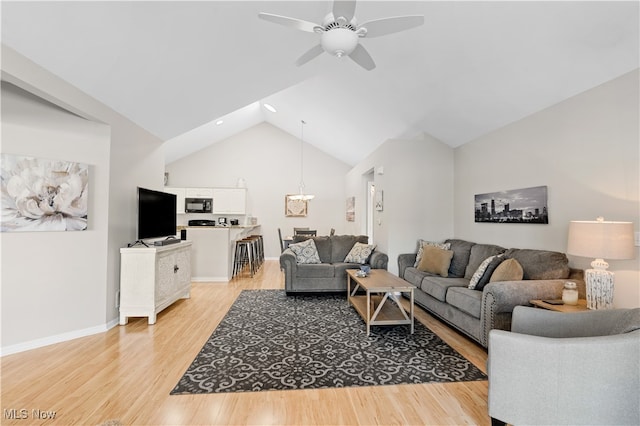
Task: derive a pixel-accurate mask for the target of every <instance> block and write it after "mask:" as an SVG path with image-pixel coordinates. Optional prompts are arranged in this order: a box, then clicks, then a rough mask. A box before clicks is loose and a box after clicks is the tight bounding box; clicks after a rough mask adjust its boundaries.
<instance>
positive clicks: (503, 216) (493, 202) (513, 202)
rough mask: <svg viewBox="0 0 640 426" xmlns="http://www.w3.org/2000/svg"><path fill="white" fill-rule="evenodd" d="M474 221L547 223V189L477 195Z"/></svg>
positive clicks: (515, 190)
mask: <svg viewBox="0 0 640 426" xmlns="http://www.w3.org/2000/svg"><path fill="white" fill-rule="evenodd" d="M475 221H476V222H495V223H542V224H548V223H549V209H548V207H547V187H546V186H535V187H531V188H522V189H513V190H509V191H500V192H491V193H488V194H477V195H476V196H475Z"/></svg>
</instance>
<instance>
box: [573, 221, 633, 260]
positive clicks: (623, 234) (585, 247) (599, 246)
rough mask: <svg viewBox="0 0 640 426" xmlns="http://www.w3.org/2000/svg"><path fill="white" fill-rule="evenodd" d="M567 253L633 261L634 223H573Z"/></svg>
mask: <svg viewBox="0 0 640 426" xmlns="http://www.w3.org/2000/svg"><path fill="white" fill-rule="evenodd" d="M567 253H569V254H572V255H574V256H583V257H590V258H597V259H633V258H634V257H635V248H634V245H633V223H632V222H605V221H595V220H594V221H577V220H576V221H571V222H570V223H569V241H568V247H567Z"/></svg>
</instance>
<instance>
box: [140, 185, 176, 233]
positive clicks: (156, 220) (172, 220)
mask: <svg viewBox="0 0 640 426" xmlns="http://www.w3.org/2000/svg"><path fill="white" fill-rule="evenodd" d="M175 235H176V196H175V194H168V193H166V192H161V191H153V190H151V189H146V188H140V187H138V240H146V239H150V238H161V237H168V236H172V237H174V236H175Z"/></svg>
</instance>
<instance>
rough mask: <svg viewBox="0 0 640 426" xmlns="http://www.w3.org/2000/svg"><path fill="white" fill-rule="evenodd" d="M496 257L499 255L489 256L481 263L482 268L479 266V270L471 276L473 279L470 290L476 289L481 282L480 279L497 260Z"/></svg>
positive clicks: (470, 282) (470, 281)
mask: <svg viewBox="0 0 640 426" xmlns="http://www.w3.org/2000/svg"><path fill="white" fill-rule="evenodd" d="M496 257H497V255H493V256H489V257H487V258H486V259H485V260H483V261H482V262H481V263H480V266H478V269H476V271H475V272H474V273H473V275H472V276H471V279H470V280H469V288H470V289H471V290H474V289H475V288H476V285H477V284H478V282H479V281H480V278H482V276H483V275H484V273H485V271H486V270H487V267H488V266H489V264H490V263H491V262H493V259H495V258H496Z"/></svg>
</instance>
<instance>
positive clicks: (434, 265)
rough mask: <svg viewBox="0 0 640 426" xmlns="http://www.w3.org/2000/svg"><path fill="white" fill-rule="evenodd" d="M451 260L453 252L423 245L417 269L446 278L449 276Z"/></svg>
mask: <svg viewBox="0 0 640 426" xmlns="http://www.w3.org/2000/svg"><path fill="white" fill-rule="evenodd" d="M452 258H453V251H451V250H444V249H441V248H438V247H433V246H429V245H425V246H424V248H423V253H422V258H421V259H420V264H418V269H419V270H420V271H423V272H428V273H430V274H437V275H440V276H442V277H445V278H446V277H447V276H448V275H449V265H450V264H451V259H452Z"/></svg>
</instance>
